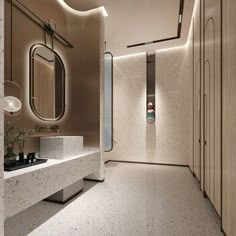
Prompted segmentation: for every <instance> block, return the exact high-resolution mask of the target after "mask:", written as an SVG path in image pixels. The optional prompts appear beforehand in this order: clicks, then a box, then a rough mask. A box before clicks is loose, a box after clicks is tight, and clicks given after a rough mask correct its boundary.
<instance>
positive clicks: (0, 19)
mask: <svg viewBox="0 0 236 236" xmlns="http://www.w3.org/2000/svg"><path fill="white" fill-rule="evenodd" d="M3 5H4V2H3V1H0V235H4V201H3V193H4V191H3V122H4V121H3V99H2V98H3V86H2V83H3V80H4V71H3V70H4V67H3V64H4V30H3V28H4V12H3V9H4V7H3Z"/></svg>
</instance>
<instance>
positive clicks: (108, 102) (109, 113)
mask: <svg viewBox="0 0 236 236" xmlns="http://www.w3.org/2000/svg"><path fill="white" fill-rule="evenodd" d="M104 84H105V85H104V90H105V152H110V151H111V150H112V148H113V55H112V54H111V53H109V52H107V53H105V83H104Z"/></svg>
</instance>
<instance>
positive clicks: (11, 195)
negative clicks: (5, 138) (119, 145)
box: [4, 148, 101, 219]
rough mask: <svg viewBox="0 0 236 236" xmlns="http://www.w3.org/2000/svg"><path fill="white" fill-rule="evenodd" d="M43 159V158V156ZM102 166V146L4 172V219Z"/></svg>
mask: <svg viewBox="0 0 236 236" xmlns="http://www.w3.org/2000/svg"><path fill="white" fill-rule="evenodd" d="M40 158H43V157H40ZM100 169H101V152H100V150H99V149H91V148H89V149H84V150H83V151H82V152H81V153H80V154H78V155H76V156H75V157H71V158H68V159H64V160H56V159H49V160H48V162H46V163H43V164H39V165H35V166H31V167H27V168H24V169H19V170H15V171H12V172H5V173H4V191H5V196H4V203H5V209H6V211H5V219H6V218H9V217H11V216H13V215H15V214H17V213H19V212H20V211H23V210H24V209H26V208H28V207H30V206H32V205H34V204H35V203H37V202H39V201H42V200H43V199H45V198H47V197H49V196H51V195H52V194H54V193H56V192H58V191H60V190H61V189H64V188H66V187H68V186H70V185H71V184H73V183H75V182H77V181H79V180H81V179H83V178H84V177H87V176H89V175H91V174H94V173H99V171H100Z"/></svg>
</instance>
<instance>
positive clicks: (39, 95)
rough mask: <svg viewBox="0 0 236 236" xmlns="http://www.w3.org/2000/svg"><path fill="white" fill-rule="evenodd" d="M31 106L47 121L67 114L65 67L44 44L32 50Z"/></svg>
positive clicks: (55, 54) (37, 114) (35, 46)
mask: <svg viewBox="0 0 236 236" xmlns="http://www.w3.org/2000/svg"><path fill="white" fill-rule="evenodd" d="M30 106H31V109H32V111H33V112H34V114H35V115H36V116H37V117H38V118H40V119H42V120H45V121H56V120H59V119H60V118H62V116H63V115H64V113H65V67H64V64H63V61H62V59H61V58H60V56H59V55H58V54H57V53H56V52H55V51H53V50H52V49H50V48H48V47H47V46H45V45H42V44H36V45H33V46H32V47H31V50H30Z"/></svg>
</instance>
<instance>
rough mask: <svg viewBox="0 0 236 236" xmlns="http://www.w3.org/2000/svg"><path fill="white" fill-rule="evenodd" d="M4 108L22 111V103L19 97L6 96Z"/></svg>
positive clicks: (11, 111) (8, 110) (11, 110)
mask: <svg viewBox="0 0 236 236" xmlns="http://www.w3.org/2000/svg"><path fill="white" fill-rule="evenodd" d="M3 100H4V110H5V111H7V112H10V113H16V112H18V111H20V109H21V107H22V104H21V101H20V100H19V99H18V98H17V97H13V96H6V97H4V99H3Z"/></svg>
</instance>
